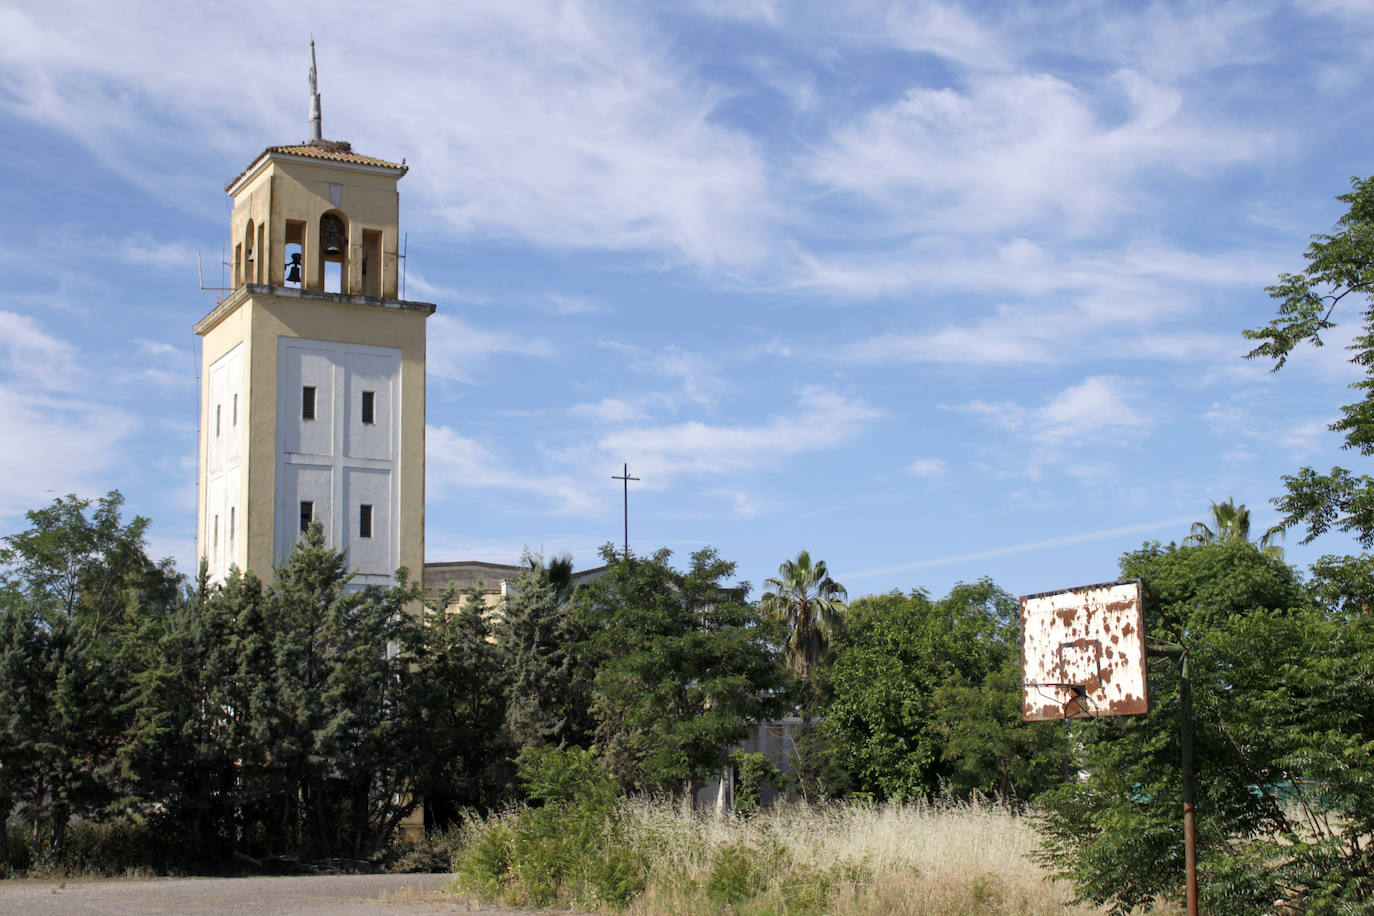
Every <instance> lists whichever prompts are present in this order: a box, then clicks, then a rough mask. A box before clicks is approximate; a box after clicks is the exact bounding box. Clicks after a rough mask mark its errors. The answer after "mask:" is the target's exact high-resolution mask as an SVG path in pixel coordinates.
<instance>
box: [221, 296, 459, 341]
mask: <svg viewBox="0 0 1374 916" xmlns="http://www.w3.org/2000/svg"><path fill="white" fill-rule="evenodd" d="M250 296H276V297H278V298H281V299H308V300H312V301H315V302H328V303H331V304H334V305H351V306H356V307H358V308H375V309H389V310H391V311H394V312H418V313H420V314H422V315H424V316H425V317H429V316H430V315H433V314H434V312H435V311H436V310H437V309H438V308H439V307H438V306H437V305H435V304H434V303H433V302H414V301H412V300H409V299H380V298H377V297H375V296H354V295H350V294H347V293H325V292H320V291H319V290H314V289H297V288H296V287H294V286H269V285H267V284H266V283H245V284H243V285H242V286H240V287H239V288H238V289H236V290H234V291H233V292H232V293H230V294H229V295H227V296H225V297H224V298H223V299H221V300H220V301H219V304H218V305H216V306H215V307H214V308H213V309H211V310H210V314H208V315H206V316H205V317H204V318H202V319H200V321H197V322H196V325H195V332H196V333H197V334H205V333H207V332H208V331H210V330H211V329H212V328H213V327H214V326H215V325H217V324H219V323H220V322H221V321H223V320H224V318H225V317H226V316H228V315H229V314H230V313H232V312H233V311H234V309H236V308H238V307H239V306H240V305H242V304H243V302H244V300H246V299H248V298H249V297H250Z"/></svg>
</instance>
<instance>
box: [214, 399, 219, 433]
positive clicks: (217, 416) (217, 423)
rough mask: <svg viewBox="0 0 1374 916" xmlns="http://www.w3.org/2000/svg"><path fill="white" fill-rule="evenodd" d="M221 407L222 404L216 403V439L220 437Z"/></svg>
mask: <svg viewBox="0 0 1374 916" xmlns="http://www.w3.org/2000/svg"><path fill="white" fill-rule="evenodd" d="M219 408H220V405H218V404H216V405H215V438H216V439H218V438H219Z"/></svg>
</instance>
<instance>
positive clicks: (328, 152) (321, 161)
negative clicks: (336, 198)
mask: <svg viewBox="0 0 1374 916" xmlns="http://www.w3.org/2000/svg"><path fill="white" fill-rule="evenodd" d="M274 160H276V161H281V162H305V163H309V164H311V165H324V166H332V167H335V168H343V169H348V170H349V171H353V172H371V173H373V174H378V175H394V176H395V177H396V178H398V179H399V178H400V177H401V176H403V175H405V173H406V172H408V171H410V166H408V165H406V164H405V161H404V160H402V161H401V162H399V163H396V162H388V161H387V160H385V159H377V158H376V157H373V156H364V155H362V154H361V153H355V152H353V148H352V147H351V146H349V145H348V144H347V143H344V142H341V141H336V140H312V141H310V142H309V143H296V144H292V145H290V146H269V147H268V148H267V149H265V150H263V151H262V153H261V154H260V155H259V156H258V157H257V158H256V159H254V160H253V161H252V162H251V163H249V165H248V168H246V169H244V170H243V171H242V172H239V173H238V175H236V176H235V177H234V178H233V180H231V181H230V182H229V183H228V184H226V185H225V186H224V190H225V192H226V193H228V194H229V195H230V196H232V195H234V194H236V193H237V192H238V190H239V188H240V187H241V186H242V185H243V184H244V183H246V182H247V181H249V180H250V179H252V178H253V177H255V176H256V175H257V174H258V172H260V171H262V170H263V169H264V168H266V167H267V164H268V163H269V162H272V161H274Z"/></svg>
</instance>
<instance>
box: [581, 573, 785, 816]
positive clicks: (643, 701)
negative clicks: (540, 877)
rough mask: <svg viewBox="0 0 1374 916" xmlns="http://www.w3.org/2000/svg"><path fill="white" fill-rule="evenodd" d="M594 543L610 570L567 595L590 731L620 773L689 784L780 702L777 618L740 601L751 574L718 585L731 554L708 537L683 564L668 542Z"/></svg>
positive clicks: (647, 783) (643, 780) (627, 778)
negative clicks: (709, 543)
mask: <svg viewBox="0 0 1374 916" xmlns="http://www.w3.org/2000/svg"><path fill="white" fill-rule="evenodd" d="M602 555H603V556H604V557H605V559H606V561H607V564H608V569H607V571H606V574H605V575H604V576H602V577H601V578H600V579H597V580H596V581H595V582H593V583H591V584H590V585H588V586H586V587H584V588H583V589H581V590H579V592H578V593H577V595H576V597H575V599H574V602H575V605H576V608H577V614H578V618H579V620H580V621H581V622H582V625H583V626H584V627H585V628H586V631H587V632H588V634H589V635H588V638H587V639H586V640H585V642H584V643H583V644H582V646H581V650H580V657H581V659H582V660H583V661H584V663H586V664H588V665H589V666H594V667H595V671H596V676H595V677H596V680H595V687H594V693H593V701H592V709H593V713H594V715H595V717H596V722H597V726H596V737H597V742H598V744H599V745H600V746H601V747H602V749H603V753H604V755H605V758H606V760H607V761H608V763H609V764H610V766H611V768H612V770H613V771H614V772H616V774H617V775H618V776H619V777H620V778H621V779H622V780H623V781H624V782H625V783H626V784H628V785H631V786H635V787H639V788H666V789H672V790H677V789H681V788H684V787H689V786H691V785H693V784H695V783H698V782H700V781H702V780H704V779H705V778H706V777H707V776H708V775H709V774H711V773H713V772H715V771H716V770H719V769H720V768H721V767H722V766H723V765H724V764H725V762H726V761H727V759H728V755H729V748H730V746H731V745H733V744H735V743H737V742H738V741H740V740H741V739H743V738H744V737H745V735H746V734H747V733H748V729H749V724H750V722H752V721H758V720H760V719H766V718H768V717H769V716H772V715H775V714H776V712H777V710H778V709H779V707H780V699H779V692H778V691H779V690H780V688H781V686H782V682H783V681H782V666H781V664H780V659H778V657H777V656H776V655H775V653H774V652H773V650H772V648H771V646H773V645H775V644H776V643H777V636H778V633H777V632H776V630H775V629H774V627H775V626H776V623H775V622H770V621H769V620H767V619H765V618H764V617H762V616H761V615H760V614H759V613H758V611H757V610H756V609H755V608H753V607H751V606H749V605H747V604H745V603H743V601H742V600H741V599H742V598H743V596H744V594H745V593H747V591H748V586H747V585H736V586H733V587H732V586H727V585H726V582H727V580H728V579H729V578H730V577H731V576H733V575H734V570H735V566H734V564H733V563H730V562H727V561H725V560H722V559H721V558H720V557H719V556H718V555H717V554H716V552H715V551H714V550H711V549H709V548H707V549H703V550H699V551H697V552H696V553H694V554H692V557H691V561H690V565H689V566H688V568H687V570H686V571H684V572H679V571H677V570H675V569H673V568H672V566H670V565H669V559H670V557H671V553H670V552H669V551H667V550H660V551H658V552H657V553H655V554H654V555H653V556H652V557H648V558H640V557H636V556H629V557H626V556H623V555H621V554H618V553H617V552H616V551H615V550H613V549H612V548H611V547H610V546H607V547H605V548H603V549H602Z"/></svg>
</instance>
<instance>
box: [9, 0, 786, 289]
mask: <svg viewBox="0 0 1374 916" xmlns="http://www.w3.org/2000/svg"><path fill="white" fill-rule="evenodd" d="M324 9H325V7H322V6H320V5H318V4H312V3H306V4H303V5H300V6H297V7H292V8H290V9H286V10H280V11H277V12H278V14H279V15H277V16H276V17H275V18H274V20H273V27H272V28H271V29H267V30H261V31H260V34H258V35H257V40H256V41H253V42H244V41H242V40H241V35H242V20H241V16H240V13H239V12H236V11H235V10H232V9H229V8H222V9H210V8H203V9H200V8H198V9H197V11H196V14H195V15H194V16H187V15H183V10H182V9H181V8H180V7H177V6H175V5H174V4H170V3H165V2H164V3H157V2H153V3H146V4H140V5H135V6H131V7H121V8H114V7H104V6H100V5H95V6H92V5H89V4H82V3H77V2H62V0H53V2H50V3H45V4H44V5H42V6H41V7H40V6H37V5H35V6H33V7H32V8H30V9H27V10H25V9H13V8H6V9H4V10H0V110H6V111H8V112H10V113H11V114H13V115H17V116H20V117H24V118H27V119H31V120H35V121H39V122H41V123H43V124H46V125H49V126H51V127H53V128H56V129H58V130H61V131H63V132H65V133H67V134H68V135H70V136H71V137H73V138H74V139H76V140H78V141H79V142H83V143H85V144H87V145H88V147H89V148H90V149H91V151H92V152H93V153H94V154H95V155H96V156H98V157H100V159H102V160H103V161H104V162H105V163H106V164H107V165H108V166H109V167H111V168H112V169H114V170H115V171H117V172H119V173H121V174H123V175H125V176H127V177H129V178H131V179H132V180H134V181H135V182H137V183H139V184H140V185H141V186H143V187H145V188H147V189H149V190H152V191H154V192H156V193H159V194H162V195H165V196H166V198H167V199H168V200H178V199H188V200H190V199H195V195H196V194H197V193H199V192H202V191H203V183H202V176H200V175H199V174H192V170H196V169H200V168H203V167H204V162H205V161H206V160H207V159H208V161H210V162H213V163H215V165H216V167H217V168H219V169H223V170H224V171H225V172H226V173H227V174H225V175H224V177H225V178H228V177H229V176H230V175H232V174H233V173H234V171H235V170H236V169H237V168H241V167H242V166H243V165H246V164H247V160H248V157H249V156H251V155H252V152H245V149H244V143H245V138H247V139H248V141H249V142H250V143H251V142H253V138H258V139H257V141H256V144H257V146H258V148H261V147H262V146H266V145H268V144H271V143H283V142H294V141H296V140H298V139H300V137H301V135H302V134H303V133H304V132H305V122H304V107H305V102H306V94H305V87H304V78H305V50H306V49H305V45H304V42H303V41H302V40H301V36H304V35H307V34H309V32H310V29H311V27H312V25H314V26H315V27H316V30H317V37H318V43H319V48H318V51H319V72H320V82H321V93H322V100H323V109H324V119H323V125H324V132H325V135H326V136H329V137H333V138H343V139H347V140H350V141H352V142H353V143H354V145H355V148H357V149H359V150H361V151H363V152H366V153H369V154H372V155H379V156H383V157H389V156H396V157H397V158H399V156H400V153H398V152H397V151H403V152H404V154H405V155H406V156H407V157H408V159H409V162H410V164H412V165H414V166H416V168H415V170H414V171H413V172H412V174H411V176H410V177H409V178H408V180H407V184H408V186H409V187H410V188H411V191H410V194H411V195H413V196H412V197H411V198H410V199H412V200H421V201H424V202H425V204H424V206H425V207H426V210H425V211H424V212H423V213H422V215H421V220H420V222H421V226H422V227H423V226H428V227H431V228H439V227H446V228H447V231H448V232H449V233H450V234H457V235H460V236H467V235H469V234H473V233H481V234H483V235H491V236H507V237H518V238H521V239H524V240H527V241H533V242H535V243H537V244H542V245H551V246H557V247H567V248H588V247H590V248H609V249H615V250H653V251H662V252H668V253H670V254H671V255H673V256H674V257H675V258H678V259H681V260H684V261H687V262H690V263H693V264H697V265H702V266H706V267H716V266H727V267H731V266H740V265H747V264H749V263H752V262H755V261H757V260H759V259H761V258H762V257H764V255H765V254H766V246H765V244H764V242H763V241H762V240H763V238H764V237H765V236H766V235H768V234H769V233H768V232H767V231H766V230H767V227H768V226H769V224H770V223H771V221H772V220H773V216H772V210H773V205H772V203H771V191H770V188H769V184H770V178H769V176H770V170H769V169H768V167H767V166H766V164H765V163H764V161H763V159H762V156H761V154H760V151H759V149H758V148H757V146H756V144H755V142H754V140H752V139H751V138H750V137H749V136H748V135H747V134H746V133H744V132H742V131H738V130H733V129H730V128H728V127H725V126H722V125H721V124H719V123H717V122H716V121H715V120H713V118H712V113H713V110H714V107H715V105H716V103H717V101H718V99H719V98H720V97H721V96H722V95H723V93H722V92H721V91H720V90H718V89H717V88H716V87H715V86H714V85H712V84H711V83H709V82H703V81H701V80H699V79H698V78H697V77H695V76H694V75H693V74H692V73H691V72H690V70H689V69H688V68H687V67H686V66H685V65H684V64H683V63H681V62H679V61H678V60H677V59H676V57H675V51H674V37H673V35H672V34H669V33H662V34H660V33H657V32H655V31H654V30H653V29H651V28H649V27H648V26H647V25H646V24H644V23H642V22H640V21H637V20H636V19H635V18H634V17H632V16H628V15H625V14H624V13H623V11H617V10H615V9H607V8H603V7H601V6H600V5H596V4H590V3H582V2H576V0H574V2H568V3H561V4H557V5H549V4H545V3H506V2H497V0H478V2H473V3H465V4H461V5H459V6H453V5H451V4H439V5H434V6H430V7H424V6H418V7H417V6H412V7H408V8H407V10H406V15H403V16H372V17H370V19H369V25H368V27H367V28H365V29H352V28H337V29H333V30H330V31H328V33H327V34H319V33H318V25H319V23H320V22H321V21H322V16H321V13H322V11H323V10H324ZM328 9H329V10H330V11H331V12H335V13H336V12H337V10H336V9H335V8H334V7H328ZM78 21H79V22H80V23H81V25H82V27H81V28H80V29H73V28H71V25H70V24H71V23H72V22H78ZM360 60H362V61H367V64H366V65H365V66H351V65H349V64H348V62H349V61H360ZM226 74H233V76H230V77H226ZM383 74H384V75H385V78H379V76H381V75H383ZM285 87H290V89H289V90H288V89H286V88H285ZM415 87H424V88H423V91H415ZM149 107H151V108H152V109H154V110H155V111H156V112H157V116H156V117H149V116H147V110H148V108H149ZM192 144H193V145H194V147H195V148H196V149H197V150H198V151H200V154H198V156H197V157H194V158H195V159H196V160H199V161H195V162H192V163H188V164H187V165H186V166H183V167H182V169H186V171H183V170H182V169H178V168H173V169H168V158H167V156H166V155H165V151H166V150H168V149H178V148H183V147H186V146H189V145H192Z"/></svg>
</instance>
